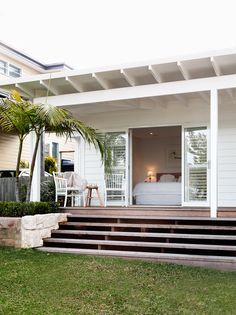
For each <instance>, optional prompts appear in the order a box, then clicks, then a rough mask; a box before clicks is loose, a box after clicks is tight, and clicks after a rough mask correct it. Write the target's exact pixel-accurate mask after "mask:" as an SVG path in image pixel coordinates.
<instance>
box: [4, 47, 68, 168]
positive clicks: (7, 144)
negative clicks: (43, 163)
mask: <svg viewBox="0 0 236 315" xmlns="http://www.w3.org/2000/svg"><path fill="white" fill-rule="evenodd" d="M66 70H72V68H71V67H70V66H68V65H66V64H65V63H53V64H43V63H41V62H39V61H37V60H35V59H33V58H32V57H30V56H28V55H26V54H25V53H23V52H21V51H19V50H17V49H15V48H12V47H10V46H8V45H6V44H4V43H2V42H0V82H2V81H4V80H7V79H9V78H29V77H31V76H34V75H39V74H49V76H50V74H51V73H55V72H61V71H66ZM41 84H42V85H43V86H44V87H46V86H47V81H44V80H42V81H41ZM12 89H15V90H18V91H19V92H20V93H23V94H24V95H25V93H26V91H25V90H24V86H22V85H21V84H15V85H14V86H12ZM9 92H10V91H8V92H6V91H5V92H4V91H3V90H2V89H1V88H0V97H6V96H7V95H8V94H9ZM26 94H27V93H26ZM26 97H27V98H30V99H31V98H32V95H29V94H27V95H26ZM17 143H18V140H17V137H15V136H13V135H6V134H3V133H0V152H1V154H0V169H14V168H15V165H16V157H17V150H18V146H17ZM30 155H31V154H30V139H29V137H28V139H27V140H26V142H25V146H24V151H23V155H22V160H25V161H30ZM45 155H51V156H53V157H55V158H56V159H57V161H58V164H60V160H61V159H63V158H64V159H69V160H74V143H73V140H72V141H65V139H64V138H62V137H61V138H59V137H56V136H55V135H53V134H50V135H48V134H46V135H45Z"/></svg>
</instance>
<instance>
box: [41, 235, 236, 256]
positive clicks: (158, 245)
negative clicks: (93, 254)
mask: <svg viewBox="0 0 236 315" xmlns="http://www.w3.org/2000/svg"><path fill="white" fill-rule="evenodd" d="M44 242H45V245H47V244H50V243H60V244H78V245H79V244H86V245H106V246H107V245H109V246H126V247H156V248H172V249H174V248H182V249H203V250H217V251H222V250H223V251H235V253H236V245H235V246H229V245H208V244H207V245H205V244H183V243H164V242H133V241H108V240H86V239H74V238H47V239H45V240H44Z"/></svg>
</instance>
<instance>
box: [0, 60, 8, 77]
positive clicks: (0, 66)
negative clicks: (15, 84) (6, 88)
mask: <svg viewBox="0 0 236 315" xmlns="http://www.w3.org/2000/svg"><path fill="white" fill-rule="evenodd" d="M0 73H1V74H7V63H6V62H5V61H3V60H0Z"/></svg>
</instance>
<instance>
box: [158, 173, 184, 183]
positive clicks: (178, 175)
mask: <svg viewBox="0 0 236 315" xmlns="http://www.w3.org/2000/svg"><path fill="white" fill-rule="evenodd" d="M168 174H170V175H174V177H175V178H176V181H177V180H178V178H179V177H180V176H181V173H170V172H168V173H156V181H157V182H159V180H160V178H161V176H162V175H168Z"/></svg>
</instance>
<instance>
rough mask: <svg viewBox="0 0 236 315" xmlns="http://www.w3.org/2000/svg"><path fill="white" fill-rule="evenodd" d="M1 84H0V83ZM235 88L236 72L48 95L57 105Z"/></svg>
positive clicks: (36, 100) (52, 102) (37, 100)
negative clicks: (159, 82)
mask: <svg viewBox="0 0 236 315" xmlns="http://www.w3.org/2000/svg"><path fill="white" fill-rule="evenodd" d="M0 86H1V85H0ZM228 88H236V74H231V75H224V76H219V77H210V78H201V79H192V80H187V81H175V82H166V83H161V84H158V83H156V84H147V85H140V86H134V87H124V88H117V89H110V90H100V91H91V92H84V93H73V94H64V95H59V96H50V97H48V101H49V100H50V104H52V105H57V106H67V105H79V104H89V103H99V102H107V101H116V100H125V99H134V98H142V97H154V96H164V95H174V94H184V93H195V92H204V91H210V90H211V89H228ZM44 101H45V97H41V98H35V102H41V103H43V102H44Z"/></svg>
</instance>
